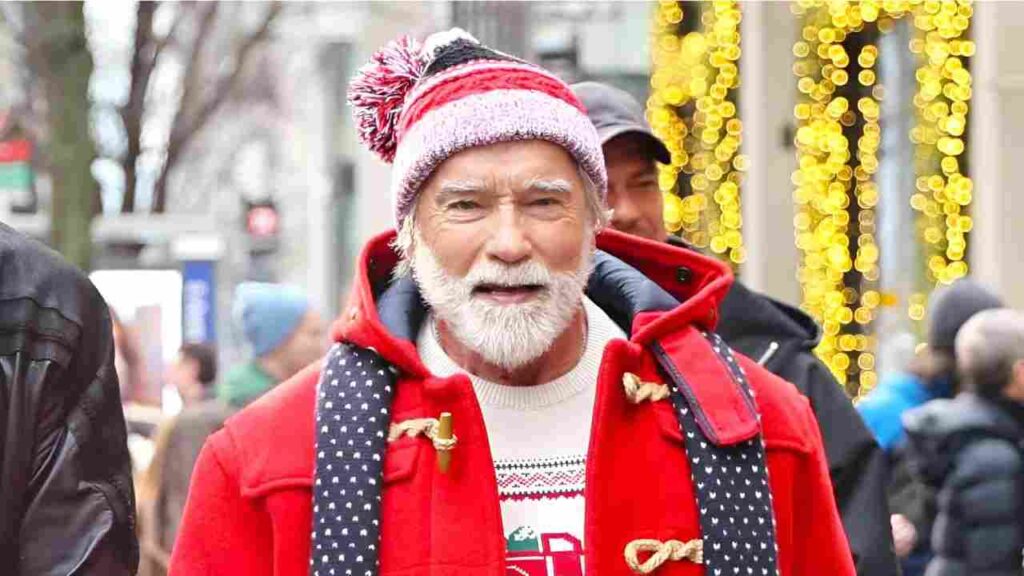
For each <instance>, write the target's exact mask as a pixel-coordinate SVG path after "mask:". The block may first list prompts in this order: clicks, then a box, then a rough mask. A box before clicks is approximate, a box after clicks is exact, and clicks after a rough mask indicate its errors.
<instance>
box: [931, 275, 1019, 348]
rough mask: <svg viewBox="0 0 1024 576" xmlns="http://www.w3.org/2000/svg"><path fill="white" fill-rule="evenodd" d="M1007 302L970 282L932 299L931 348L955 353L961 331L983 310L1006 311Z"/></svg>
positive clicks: (959, 282)
mask: <svg viewBox="0 0 1024 576" xmlns="http://www.w3.org/2000/svg"><path fill="white" fill-rule="evenodd" d="M1003 306H1004V304H1003V301H1002V299H1001V298H999V296H996V295H995V294H993V293H992V292H991V291H990V290H989V289H987V288H985V287H984V286H982V285H981V284H979V283H977V282H975V281H974V280H971V279H969V278H963V279H961V280H957V281H956V282H954V283H953V284H951V285H949V286H948V287H945V288H940V289H939V290H936V291H935V294H934V295H932V299H931V305H930V306H929V312H928V345H929V346H931V347H932V348H948V349H952V348H953V345H954V343H955V342H956V335H957V333H958V332H960V327H961V326H963V325H964V323H966V322H967V321H968V320H970V319H971V316H974V315H975V314H977V313H978V312H981V311H982V310H989V309H991V308H1002V307H1003Z"/></svg>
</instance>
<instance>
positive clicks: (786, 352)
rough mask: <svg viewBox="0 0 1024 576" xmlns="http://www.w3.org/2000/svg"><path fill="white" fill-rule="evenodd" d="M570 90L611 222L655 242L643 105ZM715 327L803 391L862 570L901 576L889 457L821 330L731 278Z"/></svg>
mask: <svg viewBox="0 0 1024 576" xmlns="http://www.w3.org/2000/svg"><path fill="white" fill-rule="evenodd" d="M572 88H573V91H574V92H575V93H576V95H577V96H579V98H580V100H581V101H582V102H583V105H584V106H586V108H587V114H588V116H589V117H590V120H591V121H592V122H593V123H594V127H595V128H597V134H598V136H599V137H600V138H601V144H602V146H603V148H604V158H605V166H606V168H607V169H608V207H609V208H611V209H612V217H611V226H612V227H613V228H615V229H616V230H620V231H622V232H626V233H628V234H635V235H637V236H641V237H644V238H649V239H651V240H656V241H659V242H665V241H666V240H667V241H670V242H672V243H674V244H677V245H682V242H681V241H680V240H679V239H678V238H677V237H675V236H669V235H668V233H667V232H666V230H665V225H664V221H663V217H662V214H663V199H662V193H661V190H660V188H659V187H658V167H657V164H656V163H657V162H660V163H662V164H667V163H669V162H670V160H671V158H670V155H669V151H668V148H667V147H666V146H665V144H664V143H662V141H661V140H659V139H658V138H657V136H655V135H654V133H653V132H652V131H651V128H650V126H649V125H648V124H647V120H645V119H644V113H643V107H641V106H640V103H639V102H637V101H636V100H635V99H634V98H633V97H632V96H630V95H629V94H628V93H626V92H625V91H623V90H620V89H618V88H615V87H613V86H609V85H607V84H601V83H599V82H581V83H579V84H575V85H573V87H572ZM719 313H720V315H721V317H720V318H719V321H718V329H717V330H718V333H719V334H720V335H721V336H722V338H723V339H724V340H725V342H726V344H728V345H729V346H731V347H732V348H734V349H735V350H737V351H739V352H742V353H743V354H747V355H748V356H750V357H751V358H755V359H757V360H758V361H759V363H760V364H761V365H762V366H764V367H765V368H767V369H768V370H770V371H772V372H773V373H774V374H776V375H778V376H780V377H782V378H784V379H786V380H788V381H790V382H792V383H793V384H795V385H796V387H797V389H798V390H800V393H801V394H803V395H805V396H807V398H808V399H809V400H810V402H811V408H813V409H814V412H815V414H816V415H817V417H818V423H819V425H820V427H821V435H822V438H823V440H824V444H825V453H826V455H827V456H828V463H829V472H830V473H831V477H832V484H833V488H834V490H835V495H836V502H837V504H838V505H839V511H840V512H841V514H842V518H843V526H844V527H845V528H846V534H847V536H848V537H849V540H850V548H851V550H852V551H853V555H854V560H855V563H856V566H857V573H858V574H860V575H861V576H868V575H870V576H895V575H896V574H898V570H897V567H896V559H895V558H894V556H893V551H892V540H891V537H890V534H889V531H888V530H885V529H883V528H882V527H884V526H886V525H887V524H888V522H889V520H888V518H889V513H888V506H887V505H886V495H885V487H886V459H885V454H884V453H883V452H882V451H881V450H880V449H879V447H878V444H877V443H876V442H875V441H874V439H873V438H872V436H871V433H870V432H869V431H868V429H867V428H866V427H865V425H864V422H863V421H862V420H861V418H860V416H858V414H857V411H856V410H854V408H853V404H852V403H851V402H850V399H849V398H848V397H847V396H846V394H845V393H844V392H843V389H842V387H840V385H839V383H838V382H836V380H835V378H833V377H832V374H831V373H830V372H829V371H828V368H826V367H825V365H824V364H822V362H821V361H820V360H819V359H818V358H817V357H816V356H815V355H814V347H815V346H816V345H817V344H818V340H819V339H820V338H821V330H820V329H819V328H818V326H817V325H816V324H815V323H814V320H812V319H811V318H810V317H809V316H807V314H804V313H803V312H801V311H800V310H798V309H796V308H794V307H792V306H788V305H786V304H783V303H781V302H778V301H776V300H773V299H772V298H769V297H768V296H765V295H763V294H759V293H757V292H754V291H753V290H750V289H749V288H747V287H746V286H744V285H743V284H741V283H739V282H734V283H733V285H732V289H731V290H729V294H728V295H727V296H726V298H725V300H724V301H723V302H722V305H721V307H720V308H719Z"/></svg>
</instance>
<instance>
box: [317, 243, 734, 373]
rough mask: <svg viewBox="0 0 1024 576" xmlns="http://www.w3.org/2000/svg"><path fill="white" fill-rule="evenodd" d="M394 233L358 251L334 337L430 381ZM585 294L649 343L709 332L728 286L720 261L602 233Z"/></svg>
mask: <svg viewBox="0 0 1024 576" xmlns="http://www.w3.org/2000/svg"><path fill="white" fill-rule="evenodd" d="M394 238H395V233H394V231H391V232H388V233H385V234H382V235H380V236H377V237H375V238H373V239H372V240H370V242H369V243H368V244H367V245H366V248H365V249H364V250H363V252H362V254H361V256H360V259H359V263H358V269H357V271H356V277H355V280H354V283H353V287H352V293H351V296H350V301H349V304H348V306H347V309H346V311H345V312H344V313H343V315H342V316H341V317H340V318H339V319H338V320H337V321H336V322H335V324H334V327H333V329H332V336H333V338H334V339H335V340H337V341H342V340H344V341H348V342H352V343H354V344H357V345H359V346H362V347H364V348H372V349H374V350H376V351H377V353H379V354H380V355H381V356H382V357H384V358H385V359H386V360H388V361H389V362H390V363H391V364H393V365H394V366H395V367H396V368H398V369H400V370H402V371H403V372H405V373H407V374H409V375H411V376H416V377H428V376H429V375H430V372H429V371H428V370H427V368H426V367H425V366H424V365H423V362H422V361H421V360H420V358H419V354H418V353H417V351H416V345H415V339H416V332H417V330H418V329H419V325H420V323H422V321H423V318H424V317H425V308H424V306H423V304H422V301H421V299H420V295H419V291H418V290H417V288H416V286H415V284H414V283H413V282H412V281H411V280H409V279H400V280H397V281H395V282H392V281H391V277H392V272H393V270H394V268H395V266H396V265H397V263H398V259H399V258H398V254H397V253H396V252H395V250H394V249H393V248H392V246H391V244H392V241H393V240H394ZM597 247H598V255H597V256H596V258H595V268H594V273H593V274H592V275H591V278H590V281H589V282H588V286H587V295H588V296H589V297H590V298H591V300H593V301H594V302H595V303H596V304H597V305H598V306H600V307H601V308H602V309H603V310H604V311H605V312H606V313H607V314H608V315H609V316H610V317H611V318H612V319H613V320H615V321H616V322H617V323H618V324H619V325H620V326H621V327H622V328H623V330H624V331H626V332H627V333H629V334H630V340H631V341H632V342H634V343H636V344H639V345H646V344H649V343H651V342H652V341H654V340H656V339H658V338H659V337H661V336H662V335H665V334H667V333H668V332H669V331H671V330H673V329H676V328H678V327H679V326H682V325H688V324H694V325H697V326H698V327H700V328H704V329H707V330H711V329H714V327H715V324H716V322H717V318H718V315H717V314H718V313H717V310H718V305H719V303H720V302H721V301H722V300H723V299H724V298H725V295H726V293H727V292H728V291H729V287H730V286H731V284H732V273H731V272H730V271H729V269H728V267H726V266H725V265H724V264H722V263H720V262H718V261H716V260H713V259H710V258H707V257H705V256H701V255H700V254H697V253H696V252H693V251H692V250H688V249H686V248H682V247H677V246H671V245H668V244H664V243H661V242H654V241H649V240H645V239H642V238H637V237H634V236H629V235H626V234H621V233H618V232H614V231H611V230H606V231H604V232H602V233H601V234H599V235H598V237H597Z"/></svg>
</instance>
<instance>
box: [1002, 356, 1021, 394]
mask: <svg viewBox="0 0 1024 576" xmlns="http://www.w3.org/2000/svg"><path fill="white" fill-rule="evenodd" d="M1010 376H1011V380H1010V385H1009V386H1008V387H1007V388H1008V390H1006V393H1007V396H1009V397H1011V398H1013V399H1014V400H1017V401H1019V402H1024V359H1020V360H1017V361H1016V362H1014V363H1013V369H1012V372H1011V374H1010Z"/></svg>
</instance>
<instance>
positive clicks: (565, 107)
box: [348, 28, 607, 225]
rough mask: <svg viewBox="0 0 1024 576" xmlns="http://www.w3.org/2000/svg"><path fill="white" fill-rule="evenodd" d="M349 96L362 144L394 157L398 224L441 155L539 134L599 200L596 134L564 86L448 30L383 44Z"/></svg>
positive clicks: (602, 180)
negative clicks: (569, 159) (561, 151)
mask: <svg viewBox="0 0 1024 576" xmlns="http://www.w3.org/2000/svg"><path fill="white" fill-rule="evenodd" d="M348 101H349V104H350V105H351V106H352V108H353V116H354V117H355V121H356V125H357V127H358V131H359V137H360V139H361V140H362V141H363V143H364V144H366V145H367V147H368V148H369V149H370V150H372V151H373V152H375V153H376V154H377V155H379V156H380V157H381V158H382V159H383V160H384V161H385V162H388V163H391V164H392V165H393V171H392V176H391V200H392V203H393V209H394V216H395V223H396V225H400V224H401V222H402V220H403V219H404V218H405V216H406V215H408V214H409V212H410V211H411V210H412V207H413V206H414V205H415V199H416V194H417V193H418V192H419V188H420V186H421V185H422V184H423V183H424V182H425V181H426V180H427V179H428V178H429V177H430V175H431V173H432V172H433V171H434V170H435V169H436V168H437V167H438V165H440V164H441V163H442V162H444V160H445V159H447V158H448V157H449V156H452V155H453V154H455V153H456V152H459V151H462V150H465V149H467V148H474V147H477V146H485V145H488V144H495V143H498V142H511V141H519V140H546V141H549V142H552V143H554V144H557V145H559V146H561V147H563V148H565V150H566V151H568V152H569V154H571V155H572V156H573V158H575V160H576V162H577V164H579V166H580V168H581V169H582V170H583V172H584V173H585V174H586V175H587V176H588V177H589V178H590V180H591V181H592V182H593V184H594V185H595V186H596V188H597V190H598V193H599V194H600V196H601V199H602V200H603V199H604V196H605V191H606V188H607V177H606V175H605V169H604V157H603V156H602V154H601V141H600V139H599V138H598V136H597V132H596V130H595V129H594V126H593V125H592V124H591V123H590V120H589V119H588V118H587V113H586V109H585V108H584V107H583V104H581V103H580V101H579V99H578V98H577V97H576V95H575V94H573V92H572V90H571V89H570V88H569V86H568V85H566V84H565V82H563V81H562V80H560V79H558V78H557V77H555V76H554V75H553V74H551V73H549V72H547V71H546V70H543V69H541V68H539V67H537V66H534V65H533V64H530V63H528V62H525V61H523V60H520V59H518V58H515V57H513V56H509V55H507V54H503V53H501V52H498V51H496V50H492V49H491V48H488V47H486V46H484V45H482V44H480V42H478V41H477V40H476V39H475V38H473V37H472V36H471V35H469V34H468V33H467V32H465V31H463V30H460V29H458V28H453V29H451V30H448V31H446V32H438V33H436V34H433V35H432V36H430V37H429V38H427V40H426V42H425V43H423V44H420V43H419V42H417V41H416V40H414V39H411V38H407V37H406V38H401V39H399V40H397V41H394V42H391V43H389V44H388V45H387V46H385V47H384V48H383V49H381V50H380V51H379V52H377V53H376V54H374V55H373V57H372V58H371V60H370V62H369V63H368V64H366V65H365V66H363V67H362V68H361V69H360V70H359V72H358V73H357V74H356V76H355V78H353V79H352V82H351V84H350V88H349V93H348Z"/></svg>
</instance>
